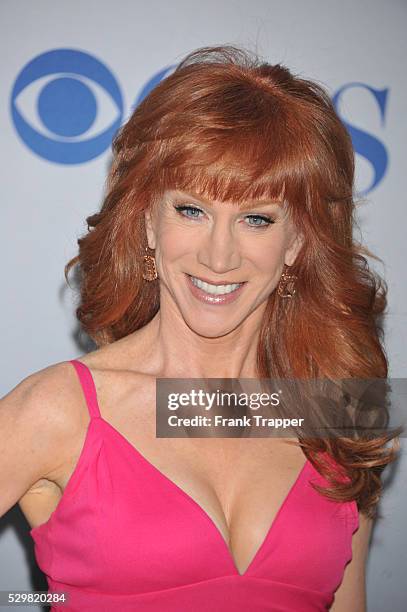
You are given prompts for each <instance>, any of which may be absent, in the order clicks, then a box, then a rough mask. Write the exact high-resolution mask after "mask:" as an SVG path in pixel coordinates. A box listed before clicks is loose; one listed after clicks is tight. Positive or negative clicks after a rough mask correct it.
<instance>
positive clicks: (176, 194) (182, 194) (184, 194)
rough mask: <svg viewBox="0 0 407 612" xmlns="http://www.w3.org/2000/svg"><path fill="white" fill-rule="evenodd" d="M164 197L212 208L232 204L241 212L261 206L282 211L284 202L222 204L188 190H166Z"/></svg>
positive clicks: (250, 200)
mask: <svg viewBox="0 0 407 612" xmlns="http://www.w3.org/2000/svg"><path fill="white" fill-rule="evenodd" d="M164 195H165V196H167V197H168V196H169V197H171V198H192V199H194V200H196V201H198V202H202V203H204V204H205V205H207V206H213V205H214V204H215V205H220V204H225V203H226V204H234V205H235V206H238V207H239V209H241V210H247V209H251V208H259V207H261V206H275V207H276V208H278V209H282V210H283V209H284V202H283V200H277V199H275V200H270V199H263V200H252V199H247V200H245V201H244V202H243V203H241V204H239V205H238V204H235V203H234V202H230V201H228V202H222V201H216V200H209V199H208V198H207V197H205V196H204V195H203V194H199V193H195V192H194V191H191V190H188V191H184V190H181V189H167V190H166V191H165V193H164Z"/></svg>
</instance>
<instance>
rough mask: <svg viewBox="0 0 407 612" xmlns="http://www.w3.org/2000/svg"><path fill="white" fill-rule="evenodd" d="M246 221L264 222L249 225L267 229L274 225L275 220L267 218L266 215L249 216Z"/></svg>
mask: <svg viewBox="0 0 407 612" xmlns="http://www.w3.org/2000/svg"><path fill="white" fill-rule="evenodd" d="M246 219H259V220H260V221H264V224H263V223H261V224H260V223H248V225H249V226H250V227H267V225H270V224H271V223H274V220H273V219H271V218H270V217H266V216H265V215H247V217H246Z"/></svg>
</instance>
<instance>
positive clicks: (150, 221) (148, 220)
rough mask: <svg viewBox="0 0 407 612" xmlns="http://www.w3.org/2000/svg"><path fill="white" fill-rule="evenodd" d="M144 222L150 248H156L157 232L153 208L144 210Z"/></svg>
mask: <svg viewBox="0 0 407 612" xmlns="http://www.w3.org/2000/svg"><path fill="white" fill-rule="evenodd" d="M144 223H145V226H146V234H147V244H148V246H149V247H150V249H155V245H156V233H155V229H154V218H153V213H152V211H151V209H147V210H145V211H144Z"/></svg>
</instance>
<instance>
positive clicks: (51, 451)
mask: <svg viewBox="0 0 407 612" xmlns="http://www.w3.org/2000/svg"><path fill="white" fill-rule="evenodd" d="M75 377H76V378H77V375H76V373H75V371H74V368H73V367H72V365H71V364H70V363H69V362H60V363H57V364H53V365H51V366H48V367H46V368H44V369H42V370H39V371H37V372H35V373H33V374H30V375H29V376H27V377H26V378H24V379H23V380H21V382H20V383H19V384H18V385H16V386H15V387H14V388H13V389H11V391H10V392H9V393H7V395H5V396H4V397H2V398H1V399H0V431H1V436H0V500H1V501H0V516H1V515H2V514H4V512H6V511H7V510H8V509H9V508H11V507H12V506H13V505H14V504H15V503H16V502H17V501H18V500H19V499H21V497H23V496H24V495H25V493H26V492H27V491H29V490H30V488H31V487H32V486H34V485H35V483H37V482H38V481H40V480H41V479H43V478H44V479H47V478H49V479H50V480H52V475H53V473H54V472H56V471H57V470H58V469H59V467H60V466H62V465H63V464H65V463H66V461H68V458H69V454H70V452H71V451H72V444H73V441H75V440H76V439H77V438H78V436H80V432H81V430H82V429H83V427H84V425H85V421H86V418H87V415H86V407H85V410H84V409H83V399H82V398H81V390H80V387H79V385H78V381H77V380H75Z"/></svg>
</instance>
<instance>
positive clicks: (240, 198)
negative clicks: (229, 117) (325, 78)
mask: <svg viewBox="0 0 407 612" xmlns="http://www.w3.org/2000/svg"><path fill="white" fill-rule="evenodd" d="M284 114H285V113H284ZM291 123H292V122H291ZM302 131H303V130H300V129H299V126H298V129H296V127H295V126H293V125H290V121H289V120H288V117H284V116H281V114H280V113H276V114H275V115H274V116H273V117H272V119H270V118H268V121H267V122H265V121H264V117H263V120H262V121H259V122H255V124H254V125H251V126H250V127H247V126H246V128H245V129H237V128H236V125H233V126H225V127H224V128H223V129H214V128H211V129H209V130H205V129H202V128H201V129H199V130H196V131H195V130H191V131H190V132H189V133H188V134H185V135H183V136H182V137H178V136H177V137H173V138H169V139H163V140H161V141H160V143H159V153H158V156H157V157H158V159H161V162H162V163H160V168H159V172H158V173H157V174H156V176H157V175H158V176H159V177H160V183H161V185H160V187H161V191H162V192H164V190H167V189H179V190H182V191H185V192H190V193H195V194H197V195H199V196H202V197H203V198H204V199H207V200H210V201H219V202H228V203H233V204H236V205H238V206H239V207H242V208H245V206H250V204H251V203H254V202H257V203H261V202H263V201H264V202H275V203H277V204H283V203H286V204H287V205H288V207H289V205H290V202H291V203H292V202H293V201H294V200H296V199H297V198H298V197H299V195H300V193H302V195H304V188H305V185H306V184H307V180H306V170H307V168H306V161H305V158H306V157H307V151H308V149H309V143H304V138H303V135H302V134H301V132H302ZM294 143H295V145H294ZM308 157H309V156H308ZM156 159H157V158H156Z"/></svg>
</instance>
